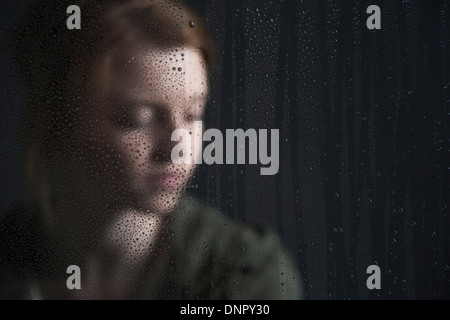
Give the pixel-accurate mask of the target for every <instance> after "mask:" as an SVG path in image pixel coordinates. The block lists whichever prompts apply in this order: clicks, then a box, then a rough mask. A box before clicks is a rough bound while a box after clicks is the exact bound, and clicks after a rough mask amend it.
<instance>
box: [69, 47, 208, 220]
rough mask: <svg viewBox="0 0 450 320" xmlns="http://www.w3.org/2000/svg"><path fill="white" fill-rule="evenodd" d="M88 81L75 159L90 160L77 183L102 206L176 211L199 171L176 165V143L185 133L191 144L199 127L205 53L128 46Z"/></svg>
mask: <svg viewBox="0 0 450 320" xmlns="http://www.w3.org/2000/svg"><path fill="white" fill-rule="evenodd" d="M88 78H89V80H92V81H88V82H87V83H85V86H84V88H85V89H83V92H82V94H81V97H80V98H81V99H82V101H84V103H82V107H81V108H80V109H81V112H80V113H79V121H80V122H79V124H78V125H77V128H78V129H79V130H77V131H76V132H77V134H76V135H77V137H78V139H80V140H79V141H80V145H81V150H79V151H78V152H79V153H80V154H85V155H87V157H85V158H83V157H80V158H82V159H83V161H81V162H79V163H78V164H77V168H78V169H77V170H76V171H77V172H76V175H77V176H78V177H80V179H78V180H79V181H85V183H87V184H89V186H85V187H86V190H88V189H90V190H91V192H94V193H96V194H98V201H100V199H102V200H101V201H104V202H105V201H106V202H108V201H112V202H114V201H124V202H125V203H124V205H125V206H129V207H134V208H133V209H138V210H144V211H147V212H151V213H165V212H169V211H171V210H172V209H173V208H174V206H175V205H176V204H177V201H178V200H179V197H180V195H181V193H182V191H183V190H184V188H185V186H186V183H187V181H188V179H189V178H190V176H191V175H192V173H193V170H194V165H193V164H187V165H186V164H174V163H173V162H172V159H171V153H172V149H173V147H174V146H175V145H176V144H177V143H179V141H176V142H173V141H171V136H172V133H173V131H174V130H176V129H187V130H188V131H189V132H191V136H192V138H194V137H193V132H194V121H201V120H202V117H203V111H204V107H205V103H206V98H207V93H208V92H207V91H208V86H207V75H206V69H205V66H204V64H203V59H202V56H201V54H200V52H198V51H196V50H193V49H181V48H180V49H173V50H170V49H157V48H152V47H145V48H143V47H137V46H125V45H124V46H122V47H120V48H119V49H115V50H114V51H113V52H111V53H109V54H107V55H106V56H105V57H104V58H102V59H101V62H100V63H97V64H96V67H95V68H93V69H92V70H91V71H90V73H89V77H88ZM86 84H87V85H86ZM191 145H193V143H191ZM193 151H194V150H193V149H191V150H190V156H191V157H192V158H194V156H195V155H194V152H193ZM200 151H201V150H200ZM191 163H194V161H191ZM81 175H84V176H85V178H84V179H82V178H81ZM86 181H88V182H86ZM79 187H80V188H83V186H79ZM94 198H95V197H94ZM120 199H121V200H120Z"/></svg>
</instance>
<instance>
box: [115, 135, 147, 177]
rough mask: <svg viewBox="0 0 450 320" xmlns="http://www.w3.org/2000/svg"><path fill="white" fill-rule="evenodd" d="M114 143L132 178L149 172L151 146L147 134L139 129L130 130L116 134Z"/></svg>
mask: <svg viewBox="0 0 450 320" xmlns="http://www.w3.org/2000/svg"><path fill="white" fill-rule="evenodd" d="M115 141H116V147H117V150H118V152H119V153H120V154H121V155H122V158H123V159H124V161H125V163H126V164H127V166H128V167H129V168H130V169H131V170H132V171H133V174H134V176H136V175H139V174H145V172H146V171H149V169H150V163H149V162H150V154H151V152H152V149H153V144H152V140H151V138H150V134H149V133H148V132H145V130H140V129H136V130H130V131H127V132H123V133H120V134H117V137H116V139H115Z"/></svg>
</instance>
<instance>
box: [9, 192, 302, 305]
mask: <svg viewBox="0 0 450 320" xmlns="http://www.w3.org/2000/svg"><path fill="white" fill-rule="evenodd" d="M37 216H38V215H37V214H36V212H25V211H24V209H23V208H18V209H16V210H13V211H11V212H9V213H8V214H6V215H4V216H3V217H2V219H1V221H0V232H1V233H0V234H1V235H2V238H1V240H0V299H31V298H33V297H32V295H31V291H30V281H29V279H30V276H28V275H29V274H33V273H34V274H39V268H40V267H38V266H39V263H37V261H40V260H45V259H43V258H40V257H41V255H40V254H38V253H36V252H40V251H42V250H40V249H42V247H44V248H45V247H46V244H45V243H46V241H45V237H37V236H36V235H37V234H40V232H39V228H37V227H36V226H37V225H38V224H37V223H36V221H35V220H34V219H35V217H37ZM172 227H173V233H172V235H173V236H172V238H171V239H170V240H169V241H171V243H170V247H169V248H170V249H169V254H168V255H167V259H165V262H164V263H165V267H164V268H163V269H162V270H164V271H163V272H162V273H161V274H160V276H159V279H158V281H157V282H156V283H158V284H157V285H152V286H151V287H149V288H146V289H145V290H144V291H143V292H141V294H140V295H139V298H140V299H164V300H173V299H175V300H185V299H186V300H198V299H201V300H219V299H220V300H229V299H233V300H279V299H282V300H288V299H300V298H301V297H302V290H301V281H300V277H299V274H298V272H297V269H296V267H295V265H294V263H293V261H292V258H291V257H290V256H289V255H288V253H287V251H286V250H284V249H283V247H282V245H281V243H280V240H279V239H278V237H276V236H275V235H274V234H273V233H270V232H265V231H261V230H258V229H257V228H254V227H251V226H248V225H245V224H243V223H241V222H237V221H233V220H231V219H228V218H226V217H224V216H223V215H222V214H220V213H219V212H217V211H215V210H213V209H211V208H210V207H208V206H206V205H204V204H201V203H200V202H198V201H196V200H194V199H192V198H189V197H185V198H184V199H183V200H182V201H181V202H180V204H179V206H178V208H177V210H176V212H175V213H174V216H173V226H172ZM30 230H32V231H30ZM42 238H44V239H42ZM36 239H38V240H36ZM44 251H49V250H44ZM34 266H37V267H34ZM30 270H31V271H30ZM64 271H65V270H64Z"/></svg>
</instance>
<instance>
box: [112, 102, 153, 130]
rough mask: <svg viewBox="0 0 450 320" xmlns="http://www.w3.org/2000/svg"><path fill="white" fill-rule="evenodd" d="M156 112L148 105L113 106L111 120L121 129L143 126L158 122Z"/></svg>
mask: <svg viewBox="0 0 450 320" xmlns="http://www.w3.org/2000/svg"><path fill="white" fill-rule="evenodd" d="M158 117H159V116H158V112H157V111H156V110H155V108H152V107H148V106H127V107H124V106H122V107H120V108H115V112H114V113H113V122H114V124H115V125H116V126H118V127H120V128H122V129H133V128H143V127H149V126H152V125H155V124H156V123H157V122H158Z"/></svg>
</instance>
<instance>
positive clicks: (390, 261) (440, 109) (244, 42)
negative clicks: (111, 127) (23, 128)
mask: <svg viewBox="0 0 450 320" xmlns="http://www.w3.org/2000/svg"><path fill="white" fill-rule="evenodd" d="M187 2H188V3H190V4H191V5H192V6H194V7H195V8H197V9H198V10H199V11H200V12H201V13H203V15H204V17H205V18H206V20H207V23H208V25H209V28H210V32H211V33H212V35H213V38H214V40H215V44H216V46H217V53H218V54H217V58H218V59H217V67H216V70H215V73H214V75H213V77H212V79H213V80H212V88H213V91H212V99H211V103H210V105H209V107H208V113H207V115H206V122H207V125H208V126H209V127H213V128H219V129H221V130H225V129H232V128H235V129H237V128H242V129H248V128H254V129H280V172H279V174H278V175H276V176H266V177H264V176H260V173H259V170H260V166H238V165H236V166H227V165H223V166H209V167H207V166H205V167H201V168H200V170H199V172H198V175H197V178H196V179H195V181H194V182H193V185H192V188H191V191H192V192H193V193H195V194H196V195H197V196H198V197H200V198H202V199H203V200H205V201H207V202H209V203H211V204H214V205H215V206H218V207H220V208H222V209H223V211H224V214H226V215H228V216H231V217H234V218H236V219H241V220H245V221H248V222H250V223H253V224H260V225H263V226H266V227H267V228H271V229H273V230H275V231H277V232H278V233H279V234H280V236H281V237H282V239H283V241H284V243H285V245H286V247H287V248H288V249H289V250H290V252H291V253H292V256H293V258H294V259H295V261H296V262H297V264H298V266H299V268H300V270H301V272H302V275H303V281H304V287H305V293H306V298H310V299H368V298H371V299H380V298H381V299H449V298H450V251H449V249H450V218H449V214H448V187H449V180H448V174H447V172H448V168H449V166H448V160H447V159H448V156H446V154H447V153H448V134H447V132H448V131H447V130H448V125H447V116H448V109H447V108H448V106H449V102H450V90H449V86H450V80H449V68H450V66H449V47H450V39H449V30H448V29H449V27H450V1H445V0H441V1H438V0H435V1H430V0H422V1H419V0H416V1H413V0H411V1H408V0H403V1H394V0H391V1H381V0H370V1H356V0H354V1H349V0H341V1H337V0H309V1H308V0H305V1H299V0H277V1H262V0H258V1H256V0H189V1H187ZM373 4H375V5H379V6H380V7H381V10H382V29H381V30H368V29H367V27H366V20H367V18H368V17H369V15H368V14H366V9H367V7H369V6H370V5H373ZM21 7H23V1H17V2H15V1H12V0H8V1H3V2H2V4H1V10H0V32H1V33H0V41H1V46H2V51H1V52H0V54H1V56H0V63H1V70H2V71H1V78H0V81H1V91H0V92H1V101H2V109H1V110H2V116H1V120H0V121H1V122H0V123H1V129H0V130H1V131H0V132H1V139H0V143H1V146H0V148H1V149H0V150H1V153H2V156H1V161H0V170H1V179H2V182H1V184H0V188H1V189H0V194H1V201H0V209H1V211H4V210H6V209H7V208H9V207H10V206H11V205H12V204H13V203H15V202H16V201H18V200H19V199H20V197H21V188H20V184H19V179H18V177H19V170H20V169H19V166H18V156H19V150H20V146H19V145H18V142H17V134H18V128H17V125H18V115H19V114H18V111H19V109H20V102H21V99H22V95H23V93H22V88H21V85H20V83H19V82H18V81H17V80H16V79H15V78H14V75H13V74H12V71H11V70H10V64H9V61H8V59H7V56H6V50H4V48H5V44H6V35H7V33H8V30H9V28H10V22H11V19H12V18H13V17H14V15H15V14H16V13H17V12H18V10H20V8H21ZM62 14H65V13H62ZM82 14H83V13H82ZM69 49H70V48H68V50H69ZM373 264H377V265H379V266H380V267H381V271H382V289H381V290H375V291H369V290H368V289H367V287H366V279H367V277H368V275H367V274H366V269H367V267H368V266H369V265H373Z"/></svg>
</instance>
